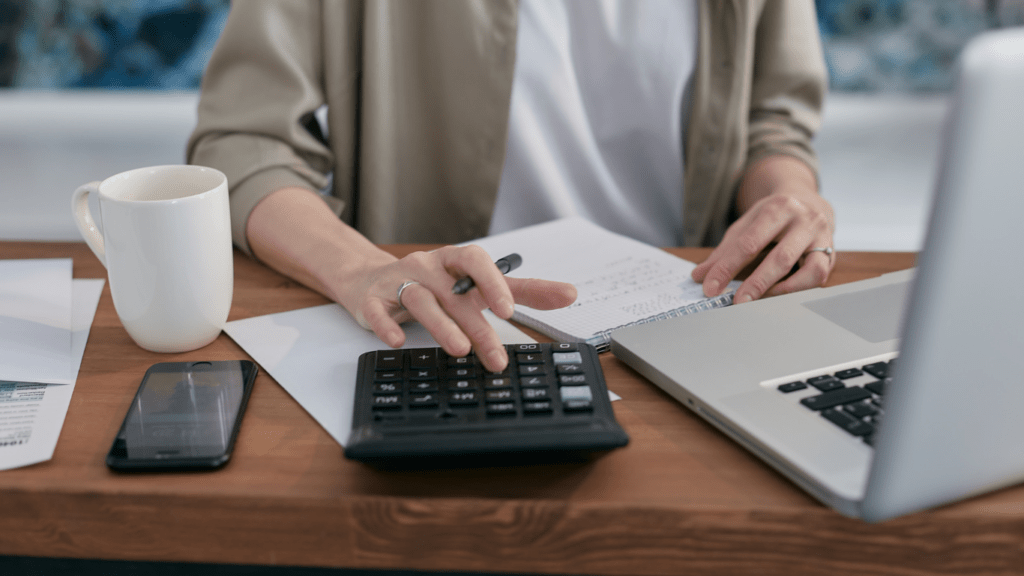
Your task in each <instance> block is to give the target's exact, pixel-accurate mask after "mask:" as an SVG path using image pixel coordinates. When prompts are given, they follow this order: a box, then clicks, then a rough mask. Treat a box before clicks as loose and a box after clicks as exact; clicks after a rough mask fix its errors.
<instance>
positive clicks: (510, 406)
mask: <svg viewBox="0 0 1024 576" xmlns="http://www.w3.org/2000/svg"><path fill="white" fill-rule="evenodd" d="M515 413H516V405H515V402H492V403H490V404H488V405H487V415H488V416H515Z"/></svg>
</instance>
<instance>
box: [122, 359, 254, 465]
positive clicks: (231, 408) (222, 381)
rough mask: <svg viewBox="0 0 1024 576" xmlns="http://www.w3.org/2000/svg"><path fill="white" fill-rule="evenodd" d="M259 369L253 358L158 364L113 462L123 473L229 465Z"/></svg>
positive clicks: (124, 429)
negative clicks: (252, 360)
mask: <svg viewBox="0 0 1024 576" xmlns="http://www.w3.org/2000/svg"><path fill="white" fill-rule="evenodd" d="M257 372H258V368H257V367H256V364H255V363H253V362H250V361H249V360H223V361H215V362H162V363H160V364H154V365H153V366H152V367H150V368H149V370H147V371H146V375H145V376H143V378H142V383H141V384H140V385H139V391H138V392H136V393H135V399H134V400H132V405H131V407H130V408H129V409H128V414H127V415H126V416H125V417H124V422H123V423H122V424H121V430H120V431H119V432H118V433H117V437H116V438H115V439H114V445H113V446H111V447H110V453H109V454H107V466H109V467H110V468H112V469H114V470H122V471H123V470H145V469H151V470H159V469H163V470H168V469H173V470H197V469H212V468H218V467H220V466H223V465H224V464H225V463H227V461H228V458H230V457H231V449H232V448H233V447H234V444H235V437H236V436H237V435H238V428H239V425H240V423H241V421H242V414H243V413H244V412H245V405H246V403H247V402H248V400H249V394H250V393H251V392H252V387H253V383H254V382H255V380H256V373H257Z"/></svg>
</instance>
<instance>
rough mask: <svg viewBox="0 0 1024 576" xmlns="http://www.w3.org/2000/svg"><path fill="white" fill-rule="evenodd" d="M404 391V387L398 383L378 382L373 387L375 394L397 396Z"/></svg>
mask: <svg viewBox="0 0 1024 576" xmlns="http://www.w3.org/2000/svg"><path fill="white" fill-rule="evenodd" d="M401 391H402V385H401V384H399V383H397V382H378V383H377V384H374V385H373V393H374V394H397V393H399V392H401Z"/></svg>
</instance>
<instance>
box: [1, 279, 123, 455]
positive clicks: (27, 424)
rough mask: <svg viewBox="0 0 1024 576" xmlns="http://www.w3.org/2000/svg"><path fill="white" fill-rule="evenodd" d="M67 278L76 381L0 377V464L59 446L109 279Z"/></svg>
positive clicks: (71, 352) (73, 371) (71, 354)
mask: <svg viewBox="0 0 1024 576" xmlns="http://www.w3.org/2000/svg"><path fill="white" fill-rule="evenodd" d="M69 262H70V261H69ZM67 280H68V285H69V287H70V288H71V290H70V291H71V300H70V302H69V306H68V310H69V312H70V324H69V328H70V329H69V330H68V332H69V333H70V339H69V340H70V342H69V353H68V356H69V357H70V367H69V369H70V371H71V374H72V376H71V381H70V383H65V384H53V383H50V384H46V383H39V382H22V381H17V380H7V379H0V470H8V469H11V468H18V467H20V466H28V465H30V464H36V463H38V462H45V461H46V460H49V459H50V458H52V457H53V451H54V449H55V448H56V447H57V439H58V438H59V437H60V431H61V428H62V427H63V426H64V417H65V416H66V415H67V411H68V405H69V404H70V403H71V395H72V393H73V392H74V389H75V379H77V377H78V369H79V367H80V366H81V364H82V355H83V354H84V353H85V344H86V342H87V341H88V340H89V330H90V328H91V327H92V320H93V317H94V316H95V314H96V306H97V305H98V304H99V301H100V294H101V293H102V292H103V284H104V280H71V272H70V270H68V273H67Z"/></svg>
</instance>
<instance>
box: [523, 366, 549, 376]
mask: <svg viewBox="0 0 1024 576" xmlns="http://www.w3.org/2000/svg"><path fill="white" fill-rule="evenodd" d="M543 373H544V366H543V365H540V364H527V365H525V366H520V367H519V375H520V376H539V375H541V374H543Z"/></svg>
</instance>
